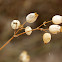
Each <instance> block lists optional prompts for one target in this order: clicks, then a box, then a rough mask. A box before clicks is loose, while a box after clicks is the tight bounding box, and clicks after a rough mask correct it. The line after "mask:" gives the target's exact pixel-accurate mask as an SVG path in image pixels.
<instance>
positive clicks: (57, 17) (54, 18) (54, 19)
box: [52, 15, 62, 24]
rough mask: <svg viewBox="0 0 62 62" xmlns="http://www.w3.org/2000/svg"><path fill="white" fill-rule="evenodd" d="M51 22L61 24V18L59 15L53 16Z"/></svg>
mask: <svg viewBox="0 0 62 62" xmlns="http://www.w3.org/2000/svg"><path fill="white" fill-rule="evenodd" d="M52 22H53V23H54V24H61V23H62V16H60V15H55V16H53V18H52Z"/></svg>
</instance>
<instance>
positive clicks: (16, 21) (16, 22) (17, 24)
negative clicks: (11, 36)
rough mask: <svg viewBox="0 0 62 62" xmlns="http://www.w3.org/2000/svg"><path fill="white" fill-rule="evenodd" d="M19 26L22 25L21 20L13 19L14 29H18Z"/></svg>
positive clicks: (12, 25)
mask: <svg viewBox="0 0 62 62" xmlns="http://www.w3.org/2000/svg"><path fill="white" fill-rule="evenodd" d="M19 26H20V22H19V21H18V20H13V21H12V22H11V27H12V29H18V28H19Z"/></svg>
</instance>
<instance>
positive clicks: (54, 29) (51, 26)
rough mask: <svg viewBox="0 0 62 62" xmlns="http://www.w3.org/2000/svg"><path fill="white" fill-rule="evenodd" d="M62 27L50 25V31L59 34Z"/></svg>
mask: <svg viewBox="0 0 62 62" xmlns="http://www.w3.org/2000/svg"><path fill="white" fill-rule="evenodd" d="M60 29H61V27H60V26H59V25H50V26H49V31H50V33H52V34H57V33H59V32H60Z"/></svg>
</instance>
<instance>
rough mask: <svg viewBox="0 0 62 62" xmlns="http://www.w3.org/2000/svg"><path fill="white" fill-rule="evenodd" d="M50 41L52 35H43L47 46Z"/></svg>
mask: <svg viewBox="0 0 62 62" xmlns="http://www.w3.org/2000/svg"><path fill="white" fill-rule="evenodd" d="M50 40H51V34H50V33H45V34H44V35H43V41H44V43H45V44H47V43H49V42H50Z"/></svg>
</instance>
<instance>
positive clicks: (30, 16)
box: [26, 13, 38, 23]
mask: <svg viewBox="0 0 62 62" xmlns="http://www.w3.org/2000/svg"><path fill="white" fill-rule="evenodd" d="M37 17H38V14H37V13H30V14H28V15H27V16H26V21H27V22H28V23H33V22H35V21H36V19H37Z"/></svg>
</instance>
